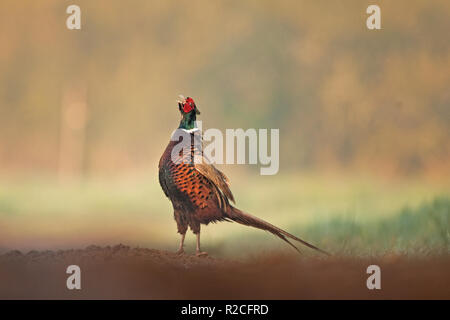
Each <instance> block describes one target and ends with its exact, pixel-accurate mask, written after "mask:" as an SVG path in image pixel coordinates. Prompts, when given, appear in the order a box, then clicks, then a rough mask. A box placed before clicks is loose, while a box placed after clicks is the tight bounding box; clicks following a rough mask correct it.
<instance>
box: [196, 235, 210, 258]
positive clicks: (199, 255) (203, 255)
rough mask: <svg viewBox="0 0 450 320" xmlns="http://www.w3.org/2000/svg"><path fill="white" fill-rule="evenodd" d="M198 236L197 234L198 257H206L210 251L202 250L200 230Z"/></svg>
mask: <svg viewBox="0 0 450 320" xmlns="http://www.w3.org/2000/svg"><path fill="white" fill-rule="evenodd" d="M196 236H197V257H205V256H207V255H208V253H207V252H203V251H202V250H200V232H199V233H197V234H196Z"/></svg>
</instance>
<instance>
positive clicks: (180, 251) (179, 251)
mask: <svg viewBox="0 0 450 320" xmlns="http://www.w3.org/2000/svg"><path fill="white" fill-rule="evenodd" d="M176 254H178V255H182V254H184V249H183V248H180V249H178V250H177V252H176Z"/></svg>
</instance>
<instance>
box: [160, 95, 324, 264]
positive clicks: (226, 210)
mask: <svg viewBox="0 0 450 320" xmlns="http://www.w3.org/2000/svg"><path fill="white" fill-rule="evenodd" d="M180 97H181V100H179V101H178V108H179V110H180V113H181V116H182V117H181V121H180V125H179V127H178V129H177V130H175V132H174V134H173V135H172V138H171V141H170V142H169V144H168V146H167V147H166V150H165V151H164V153H163V155H162V157H161V159H160V161H159V183H160V184H161V187H162V189H163V191H164V193H165V195H166V196H167V197H168V198H169V199H170V201H171V202H172V205H173V210H174V218H175V221H176V223H177V227H178V233H180V234H181V241H180V246H179V249H178V251H177V252H178V253H179V254H182V253H184V249H183V246H184V239H185V236H186V231H187V229H188V227H190V228H191V230H192V232H193V233H194V234H195V235H196V236H197V250H196V253H197V256H205V255H207V253H206V252H202V251H201V249H200V225H201V224H205V225H207V224H209V223H210V222H213V223H214V222H217V221H235V222H238V223H240V224H243V225H246V226H251V227H255V228H259V229H262V230H266V231H269V232H271V233H272V234H274V235H276V236H278V237H279V238H281V239H282V240H284V241H286V242H287V243H288V244H289V245H291V246H292V247H294V248H295V249H296V250H297V251H299V250H298V248H297V247H296V246H295V245H294V244H292V243H291V242H290V241H289V240H288V239H287V238H290V239H293V240H296V241H299V242H300V243H302V244H304V245H306V246H307V247H309V248H312V249H315V250H317V251H320V252H322V253H325V254H328V253H327V252H325V251H323V250H321V249H319V248H317V247H315V246H313V245H312V244H310V243H308V242H306V241H304V240H302V239H300V238H297V237H296V236H294V235H292V234H290V233H288V232H286V231H284V230H282V229H280V228H278V227H276V226H274V225H272V224H270V223H268V222H266V221H264V220H261V219H259V218H257V217H255V216H252V215H250V214H248V213H244V212H242V211H241V210H239V209H237V208H235V207H233V206H232V205H231V204H230V201H232V202H233V203H234V202H235V201H234V197H233V194H232V193H231V190H230V187H229V183H228V178H227V177H226V176H225V175H224V174H223V173H222V172H221V171H219V170H218V169H217V168H216V167H214V166H213V165H212V164H211V163H209V161H208V159H206V158H205V157H204V155H203V153H202V150H201V132H200V131H199V129H198V128H197V124H196V117H197V115H199V114H200V111H199V110H198V108H197V106H196V104H195V102H194V100H193V99H192V98H190V97H188V98H184V97H183V96H180ZM176 133H178V134H176ZM186 137H187V139H186ZM186 140H187V141H186ZM177 145H178V148H177V149H174V148H175V147H176V146H177ZM180 145H181V147H180ZM180 149H181V150H180ZM186 149H187V150H188V151H187V152H186ZM196 157H197V158H196ZM198 160H200V161H198Z"/></svg>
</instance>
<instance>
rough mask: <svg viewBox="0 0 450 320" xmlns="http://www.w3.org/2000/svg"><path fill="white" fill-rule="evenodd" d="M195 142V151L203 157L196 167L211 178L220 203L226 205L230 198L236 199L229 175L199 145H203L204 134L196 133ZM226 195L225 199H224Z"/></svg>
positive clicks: (207, 177)
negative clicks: (218, 167) (213, 162)
mask: <svg viewBox="0 0 450 320" xmlns="http://www.w3.org/2000/svg"><path fill="white" fill-rule="evenodd" d="M194 139H195V143H194V153H195V154H196V155H197V156H200V157H201V161H200V162H199V161H195V162H194V167H195V169H196V170H197V171H198V172H199V173H200V174H201V175H203V176H204V177H205V178H206V179H207V180H209V181H210V182H211V183H212V184H213V186H214V187H215V189H217V190H215V191H216V195H217V197H218V199H219V200H220V202H219V203H222V204H223V206H222V207H225V206H227V205H228V200H231V201H232V202H235V201H234V196H233V193H232V192H231V190H230V183H229V180H228V178H227V176H226V175H225V174H224V173H223V172H222V171H220V170H219V169H217V168H216V167H215V166H214V165H212V164H211V161H210V160H209V159H208V158H207V157H206V156H205V155H204V154H203V152H202V150H203V148H200V150H199V149H198V148H197V146H201V145H202V136H201V135H194ZM224 197H225V199H223V198H224Z"/></svg>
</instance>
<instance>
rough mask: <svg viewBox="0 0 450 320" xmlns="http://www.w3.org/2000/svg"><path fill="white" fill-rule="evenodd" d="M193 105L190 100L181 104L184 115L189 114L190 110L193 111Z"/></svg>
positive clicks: (192, 101)
mask: <svg viewBox="0 0 450 320" xmlns="http://www.w3.org/2000/svg"><path fill="white" fill-rule="evenodd" d="M194 106H195V103H194V100H193V99H192V98H187V99H186V102H185V103H184V104H183V111H184V113H188V112H191V111H192V109H194Z"/></svg>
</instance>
